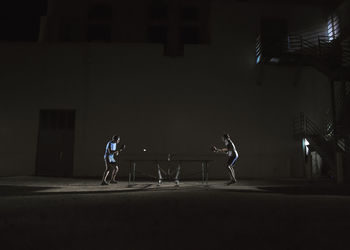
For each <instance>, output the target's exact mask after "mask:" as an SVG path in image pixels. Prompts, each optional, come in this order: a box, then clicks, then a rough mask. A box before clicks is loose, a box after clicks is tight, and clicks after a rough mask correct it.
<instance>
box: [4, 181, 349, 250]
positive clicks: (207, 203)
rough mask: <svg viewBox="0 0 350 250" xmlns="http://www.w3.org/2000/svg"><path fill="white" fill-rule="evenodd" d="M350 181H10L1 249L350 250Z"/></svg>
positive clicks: (6, 186) (6, 196) (6, 194)
mask: <svg viewBox="0 0 350 250" xmlns="http://www.w3.org/2000/svg"><path fill="white" fill-rule="evenodd" d="M349 213H350V187H349V186H347V185H342V186H339V185H336V184H333V183H306V182H304V181H291V180H284V181H278V182H277V181H256V180H243V181H240V182H239V183H237V184H235V185H232V186H225V185H224V181H213V182H209V186H204V185H202V183H200V182H195V181H192V182H184V183H181V184H180V186H179V187H175V186H174V184H173V183H164V185H162V186H160V187H158V186H157V185H156V184H155V183H152V182H146V181H145V182H138V183H136V185H134V186H128V183H126V182H121V183H118V184H113V185H109V186H100V185H99V180H94V179H57V178H39V177H12V178H0V230H1V231H0V232H1V234H0V239H1V246H3V247H4V248H2V247H1V249H103V248H105V249H127V250H129V249H266V250H272V249H279V250H283V249H308V250H309V249H344V250H346V249H350V247H349V246H350V244H349V240H348V237H349V235H350V216H349Z"/></svg>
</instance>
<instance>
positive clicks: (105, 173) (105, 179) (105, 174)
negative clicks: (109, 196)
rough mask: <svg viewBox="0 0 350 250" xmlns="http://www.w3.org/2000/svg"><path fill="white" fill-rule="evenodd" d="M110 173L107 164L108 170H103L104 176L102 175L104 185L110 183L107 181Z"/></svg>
mask: <svg viewBox="0 0 350 250" xmlns="http://www.w3.org/2000/svg"><path fill="white" fill-rule="evenodd" d="M108 175H109V169H108V167H107V166H106V170H105V171H104V172H103V176H102V183H101V184H102V185H108V182H107V176H108Z"/></svg>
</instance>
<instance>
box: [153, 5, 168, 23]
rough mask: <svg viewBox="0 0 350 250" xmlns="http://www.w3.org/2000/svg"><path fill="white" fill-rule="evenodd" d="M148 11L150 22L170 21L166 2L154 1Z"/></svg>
mask: <svg viewBox="0 0 350 250" xmlns="http://www.w3.org/2000/svg"><path fill="white" fill-rule="evenodd" d="M148 11H149V18H150V20H167V19H168V4H167V3H166V2H164V1H153V2H152V3H151V5H150V6H149V10H148Z"/></svg>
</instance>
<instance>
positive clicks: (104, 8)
mask: <svg viewBox="0 0 350 250" xmlns="http://www.w3.org/2000/svg"><path fill="white" fill-rule="evenodd" d="M112 16H113V13H112V7H111V6H109V5H106V4H96V5H93V6H91V7H90V10H89V14H88V18H89V20H105V21H109V20H112Z"/></svg>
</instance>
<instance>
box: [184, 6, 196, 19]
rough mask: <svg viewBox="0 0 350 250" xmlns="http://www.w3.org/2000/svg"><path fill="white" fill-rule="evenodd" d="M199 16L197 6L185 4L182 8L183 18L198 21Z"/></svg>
mask: <svg viewBox="0 0 350 250" xmlns="http://www.w3.org/2000/svg"><path fill="white" fill-rule="evenodd" d="M198 16H199V14H198V8H196V7H195V6H185V7H183V8H182V9H181V18H182V20H184V21H197V20H198Z"/></svg>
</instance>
